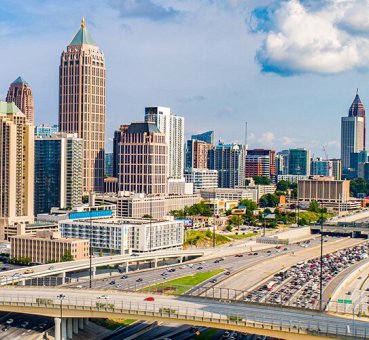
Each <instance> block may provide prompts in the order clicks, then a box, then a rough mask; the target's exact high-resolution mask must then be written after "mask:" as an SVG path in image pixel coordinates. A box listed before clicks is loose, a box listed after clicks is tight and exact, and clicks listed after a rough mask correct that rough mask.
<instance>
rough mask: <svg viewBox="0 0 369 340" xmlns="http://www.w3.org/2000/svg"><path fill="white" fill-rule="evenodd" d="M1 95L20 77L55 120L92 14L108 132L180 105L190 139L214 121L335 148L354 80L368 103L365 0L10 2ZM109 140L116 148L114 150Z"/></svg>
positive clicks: (285, 141) (230, 136) (226, 129)
mask: <svg viewBox="0 0 369 340" xmlns="http://www.w3.org/2000/svg"><path fill="white" fill-rule="evenodd" d="M1 5H2V7H1V10H0V41H1V45H2V48H3V52H2V53H1V55H0V62H1V63H0V65H1V80H2V81H1V86H0V98H2V99H4V98H5V95H6V91H7V89H8V86H9V84H10V83H11V82H12V81H13V80H14V79H16V78H17V77H18V76H19V75H21V76H22V77H23V78H24V79H26V80H27V81H28V82H29V83H30V85H31V86H32V88H33V91H34V96H35V120H36V123H37V124H39V123H49V124H52V123H57V120H58V65H59V58H60V54H61V52H62V51H63V49H65V48H66V46H67V45H68V43H69V42H70V41H71V40H72V38H73V36H74V35H75V33H76V32H77V31H78V29H79V25H80V21H81V18H82V16H84V17H85V18H86V23H87V28H88V30H89V32H90V33H91V35H92V36H93V38H94V40H95V41H96V42H97V44H98V45H99V46H100V48H101V49H102V51H103V52H104V54H105V59H106V65H107V131H106V132H107V137H112V135H113V131H114V130H115V129H117V128H118V127H119V125H120V124H126V123H130V122H132V121H141V120H142V119H143V113H144V107H145V106H155V105H160V106H170V107H171V108H172V111H173V112H175V113H176V114H178V115H182V116H184V117H185V119H186V120H185V130H186V136H190V135H191V134H193V133H199V132H202V131H206V130H209V129H213V130H215V133H216V139H222V140H223V141H225V142H232V141H238V142H243V140H244V124H245V122H246V121H247V122H248V130H249V139H248V144H249V147H250V148H254V147H264V148H272V149H275V150H282V149H285V148H288V147H307V148H310V149H311V150H312V153H313V154H315V155H316V156H321V155H323V152H322V146H323V145H325V146H326V149H327V151H328V154H329V156H330V157H336V156H339V141H340V117H341V116H343V115H346V114H347V110H348V108H349V106H350V104H351V102H352V100H353V98H354V95H355V92H356V88H359V93H360V96H361V99H362V101H363V103H364V105H367V106H369V86H368V84H369V81H368V78H369V75H368V69H369V53H368V52H369V39H368V38H367V37H368V33H369V23H368V21H367V18H368V17H369V6H368V5H367V1H366V0H345V1H342V0H290V1H276V0H80V1H74V0H64V1H57V0H54V1H51V0H27V1H23V0H1ZM110 144H111V143H110V142H108V146H107V147H108V149H110V148H111V145H110Z"/></svg>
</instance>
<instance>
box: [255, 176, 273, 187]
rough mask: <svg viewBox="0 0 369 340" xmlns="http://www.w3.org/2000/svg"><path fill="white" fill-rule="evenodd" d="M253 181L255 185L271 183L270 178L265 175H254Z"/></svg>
mask: <svg viewBox="0 0 369 340" xmlns="http://www.w3.org/2000/svg"><path fill="white" fill-rule="evenodd" d="M254 182H255V184H256V185H269V184H272V180H271V179H270V178H269V177H266V176H255V177H254Z"/></svg>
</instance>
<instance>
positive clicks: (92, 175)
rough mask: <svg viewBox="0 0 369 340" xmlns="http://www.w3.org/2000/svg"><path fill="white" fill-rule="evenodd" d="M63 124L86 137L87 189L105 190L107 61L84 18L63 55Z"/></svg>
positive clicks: (61, 105) (85, 177)
mask: <svg viewBox="0 0 369 340" xmlns="http://www.w3.org/2000/svg"><path fill="white" fill-rule="evenodd" d="M59 127H60V131H61V132H67V133H77V135H78V137H79V138H82V140H83V174H82V178H83V192H84V193H87V192H90V191H98V192H103V190H104V149H105V61H104V54H103V53H102V52H101V51H100V49H99V47H98V46H97V45H96V43H95V42H94V40H93V39H92V38H91V36H90V34H89V33H88V31H87V29H86V25H85V21H84V19H82V23H81V28H80V30H79V31H78V32H77V34H76V35H75V37H74V38H73V40H72V41H71V43H70V44H69V45H68V47H67V50H66V51H63V53H62V55H61V58H60V67H59Z"/></svg>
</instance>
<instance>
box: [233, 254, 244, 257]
mask: <svg viewBox="0 0 369 340" xmlns="http://www.w3.org/2000/svg"><path fill="white" fill-rule="evenodd" d="M235 257H243V254H236V255H235Z"/></svg>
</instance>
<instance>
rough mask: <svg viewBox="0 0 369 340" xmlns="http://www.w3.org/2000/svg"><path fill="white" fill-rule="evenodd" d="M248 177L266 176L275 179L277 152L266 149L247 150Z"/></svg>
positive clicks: (246, 169) (246, 170) (246, 171)
mask: <svg viewBox="0 0 369 340" xmlns="http://www.w3.org/2000/svg"><path fill="white" fill-rule="evenodd" d="M245 173H246V174H245V176H246V177H255V176H265V177H269V178H270V179H272V180H274V178H275V175H276V173H275V151H274V150H265V149H252V150H247V155H246V167H245Z"/></svg>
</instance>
